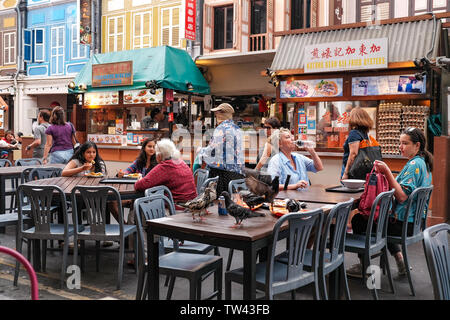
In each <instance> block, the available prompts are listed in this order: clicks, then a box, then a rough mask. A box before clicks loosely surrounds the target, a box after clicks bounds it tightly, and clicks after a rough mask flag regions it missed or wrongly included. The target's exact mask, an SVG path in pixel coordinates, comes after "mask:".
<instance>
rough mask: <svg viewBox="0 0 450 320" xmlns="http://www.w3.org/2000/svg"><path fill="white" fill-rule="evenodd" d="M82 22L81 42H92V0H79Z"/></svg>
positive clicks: (80, 19)
mask: <svg viewBox="0 0 450 320" xmlns="http://www.w3.org/2000/svg"><path fill="white" fill-rule="evenodd" d="M78 8H79V12H78V14H79V19H78V21H79V22H80V43H81V44H91V40H92V33H91V0H78Z"/></svg>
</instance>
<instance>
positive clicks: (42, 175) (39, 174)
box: [28, 167, 62, 181]
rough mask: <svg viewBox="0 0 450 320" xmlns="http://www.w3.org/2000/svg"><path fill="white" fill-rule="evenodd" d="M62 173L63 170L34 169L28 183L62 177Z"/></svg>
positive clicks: (51, 168) (50, 168)
mask: <svg viewBox="0 0 450 320" xmlns="http://www.w3.org/2000/svg"><path fill="white" fill-rule="evenodd" d="M61 173H62V169H61V168H53V167H42V168H33V169H32V170H31V171H30V174H29V176H28V181H33V180H40V179H48V178H55V177H60V176H61Z"/></svg>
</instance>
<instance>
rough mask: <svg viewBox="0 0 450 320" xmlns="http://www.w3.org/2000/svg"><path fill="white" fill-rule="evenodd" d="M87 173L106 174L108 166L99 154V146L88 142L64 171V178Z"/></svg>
mask: <svg viewBox="0 0 450 320" xmlns="http://www.w3.org/2000/svg"><path fill="white" fill-rule="evenodd" d="M86 172H95V173H98V172H100V173H103V174H106V165H105V162H104V161H103V159H102V158H100V155H99V154H98V149H97V145H96V144H95V143H94V142H91V141H88V142H85V143H83V144H82V145H81V146H80V148H79V149H78V150H77V151H76V152H75V154H74V155H73V156H72V158H71V159H70V161H69V163H68V164H67V165H66V166H65V168H64V169H63V171H62V174H61V175H62V176H63V177H75V176H82V175H84V174H85V173H86Z"/></svg>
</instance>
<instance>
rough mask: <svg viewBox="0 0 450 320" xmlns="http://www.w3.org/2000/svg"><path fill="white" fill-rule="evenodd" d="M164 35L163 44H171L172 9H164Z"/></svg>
mask: <svg viewBox="0 0 450 320" xmlns="http://www.w3.org/2000/svg"><path fill="white" fill-rule="evenodd" d="M161 32H162V37H161V44H162V45H163V46H168V45H170V43H169V42H170V10H169V9H163V10H162V28H161Z"/></svg>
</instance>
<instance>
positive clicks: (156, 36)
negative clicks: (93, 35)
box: [102, 0, 186, 53]
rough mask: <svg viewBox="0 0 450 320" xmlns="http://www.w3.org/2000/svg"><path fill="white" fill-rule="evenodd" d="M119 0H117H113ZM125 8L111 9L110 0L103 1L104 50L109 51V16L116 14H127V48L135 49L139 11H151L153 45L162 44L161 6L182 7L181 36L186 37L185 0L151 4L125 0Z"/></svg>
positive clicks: (156, 0) (183, 44)
mask: <svg viewBox="0 0 450 320" xmlns="http://www.w3.org/2000/svg"><path fill="white" fill-rule="evenodd" d="M113 1H117V0H113ZM119 1H120V0H119ZM123 1H124V2H123V3H124V5H123V9H119V10H109V8H108V3H109V0H103V2H102V52H103V53H105V52H109V47H108V33H109V30H108V18H110V17H114V16H120V15H125V50H132V49H133V32H134V30H133V14H134V13H139V12H148V11H151V19H152V21H151V26H152V33H151V36H152V39H151V45H152V46H153V47H156V46H160V45H162V43H161V18H160V17H161V8H172V7H179V8H180V38H183V37H184V7H183V6H184V1H182V0H174V1H167V0H161V1H158V0H152V1H151V4H146V5H140V6H134V7H133V0H123ZM185 43H186V41H181V46H182V47H185Z"/></svg>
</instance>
